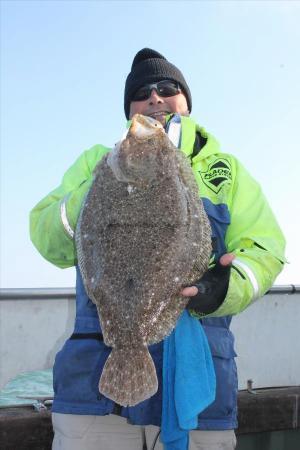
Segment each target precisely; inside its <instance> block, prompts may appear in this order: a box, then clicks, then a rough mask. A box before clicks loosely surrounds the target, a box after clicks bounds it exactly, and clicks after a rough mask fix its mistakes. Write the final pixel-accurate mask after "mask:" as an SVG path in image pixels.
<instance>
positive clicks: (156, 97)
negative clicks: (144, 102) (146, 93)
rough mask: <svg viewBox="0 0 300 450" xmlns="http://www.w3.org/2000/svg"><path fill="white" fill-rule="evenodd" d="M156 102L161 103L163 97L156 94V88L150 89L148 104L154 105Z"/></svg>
mask: <svg viewBox="0 0 300 450" xmlns="http://www.w3.org/2000/svg"><path fill="white" fill-rule="evenodd" d="M158 103H163V99H162V98H161V97H160V96H159V95H158V92H157V90H156V89H152V91H151V95H150V97H149V104H150V105H156V104H158Z"/></svg>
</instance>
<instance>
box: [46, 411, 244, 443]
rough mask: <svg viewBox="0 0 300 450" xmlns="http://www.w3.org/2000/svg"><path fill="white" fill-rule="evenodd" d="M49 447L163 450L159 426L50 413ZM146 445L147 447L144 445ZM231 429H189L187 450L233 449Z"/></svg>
mask: <svg viewBox="0 0 300 450" xmlns="http://www.w3.org/2000/svg"><path fill="white" fill-rule="evenodd" d="M52 423H53V429H54V433H55V434H54V440H53V444H52V450H143V449H145V448H147V450H163V446H162V443H161V442H160V439H159V436H160V433H159V428H158V427H155V426H152V425H148V426H139V425H130V424H128V422H127V420H126V419H124V418H123V417H119V416H115V415H112V414H110V415H107V416H87V415H86V416H83V415H75V414H74V415H73V414H58V413H53V414H52ZM145 445H146V446H147V447H146V446H145ZM235 446H236V438H235V434H234V431H233V430H224V431H202V430H195V431H191V432H190V445H189V450H234V449H235Z"/></svg>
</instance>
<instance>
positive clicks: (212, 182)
mask: <svg viewBox="0 0 300 450" xmlns="http://www.w3.org/2000/svg"><path fill="white" fill-rule="evenodd" d="M200 175H201V178H202V181H203V183H204V184H205V185H206V186H207V187H208V188H209V189H211V190H212V191H213V192H214V193H215V194H217V193H218V192H220V190H221V189H222V187H223V186H224V184H226V183H227V182H228V181H231V179H232V176H231V166H230V164H229V161H227V159H223V158H219V159H217V160H216V161H214V162H213V163H211V164H210V165H209V166H208V169H207V171H206V172H200Z"/></svg>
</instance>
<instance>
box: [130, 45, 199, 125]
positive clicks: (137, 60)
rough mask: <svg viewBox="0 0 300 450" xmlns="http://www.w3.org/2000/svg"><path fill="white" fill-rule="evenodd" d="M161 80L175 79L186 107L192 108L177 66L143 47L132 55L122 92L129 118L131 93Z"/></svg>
mask: <svg viewBox="0 0 300 450" xmlns="http://www.w3.org/2000/svg"><path fill="white" fill-rule="evenodd" d="M161 80H173V81H176V82H177V83H178V84H179V85H180V87H181V89H182V91H183V94H184V95H185V97H186V101H187V104H188V109H189V111H190V112H191V109H192V97H191V93H190V90H189V87H188V85H187V83H186V81H185V79H184V77H183V75H182V73H181V72H180V70H179V69H177V67H175V66H174V65H173V64H171V63H170V62H169V61H168V60H167V59H166V58H165V57H164V56H163V55H161V54H160V53H158V52H157V51H155V50H152V49H151V48H143V49H142V50H140V51H139V52H138V53H137V54H136V55H135V57H134V60H133V62H132V66H131V72H130V73H129V74H128V77H127V79H126V83H125V92H124V110H125V115H126V118H127V119H129V110H130V102H131V98H132V95H133V94H134V93H135V92H136V91H137V90H138V89H139V88H140V87H141V86H144V85H145V84H147V83H155V82H157V81H161Z"/></svg>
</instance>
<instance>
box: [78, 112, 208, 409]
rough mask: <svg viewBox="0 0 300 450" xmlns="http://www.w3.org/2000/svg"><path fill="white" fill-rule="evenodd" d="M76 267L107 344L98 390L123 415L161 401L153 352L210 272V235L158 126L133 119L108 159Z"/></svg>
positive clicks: (81, 227) (187, 174) (188, 179)
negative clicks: (124, 409)
mask: <svg viewBox="0 0 300 450" xmlns="http://www.w3.org/2000/svg"><path fill="white" fill-rule="evenodd" d="M75 239H76V247H77V257H78V264H79V267H80V271H81V274H82V278H83V282H84V285H85V288H86V292H87V294H88V296H89V298H90V299H91V300H92V301H93V302H94V303H95V305H96V307H97V311H98V315H99V320H100V324H101V329H102V333H103V340H104V343H105V344H106V345H107V346H109V347H111V348H112V351H111V353H110V355H109V357H108V359H107V361H106V363H105V366H104V369H103V372H102V375H101V378H100V381H99V390H100V392H101V393H102V394H104V395H105V396H106V397H108V398H110V399H112V400H114V401H115V402H117V403H118V404H120V405H122V406H133V405H136V404H138V403H140V402H141V401H143V400H146V399H147V398H149V397H151V396H152V395H154V394H155V393H156V391H157V388H158V383H157V376H156V370H155V366H154V363H153V360H152V358H151V355H150V353H149V351H148V346H149V345H151V344H154V343H158V342H160V341H161V340H163V339H164V338H165V337H166V336H168V335H169V334H170V333H171V332H172V330H173V329H174V327H175V325H176V321H177V319H178V317H179V316H180V314H181V313H182V311H183V310H184V308H185V307H186V305H187V302H188V298H186V297H183V296H182V295H180V291H181V289H182V287H183V286H185V285H188V284H192V283H194V282H195V281H196V280H198V279H199V278H201V276H202V275H203V274H204V272H205V271H206V270H207V268H208V263H209V258H210V254H211V229H210V225H209V221H208V218H207V215H206V213H205V211H204V208H203V204H202V201H201V199H200V198H199V192H198V186H197V184H196V181H195V178H194V175H193V172H192V169H191V165H190V162H189V160H188V159H187V157H186V156H185V155H184V154H183V153H182V152H181V151H180V150H178V149H177V148H176V147H175V146H174V145H173V144H172V142H171V141H170V139H169V137H168V135H167V134H166V132H165V131H164V128H163V127H162V125H161V124H160V123H159V122H157V121H156V120H154V119H152V118H150V117H145V116H142V115H138V114H137V115H135V116H134V117H133V119H132V123H131V126H130V129H129V131H128V133H127V136H126V138H125V139H123V140H122V141H121V142H120V143H118V144H117V145H116V146H115V148H114V149H113V150H112V151H111V152H109V153H108V154H107V155H105V156H104V157H103V158H102V160H101V161H100V162H99V163H98V165H97V166H96V168H95V171H94V179H93V182H92V185H91V188H90V190H89V192H88V194H87V196H86V199H85V201H84V204H83V207H82V209H81V213H80V217H79V220H78V225H77V228H76V236H75Z"/></svg>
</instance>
